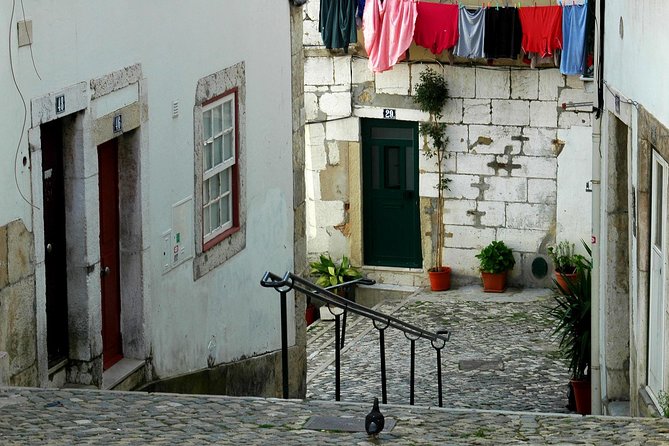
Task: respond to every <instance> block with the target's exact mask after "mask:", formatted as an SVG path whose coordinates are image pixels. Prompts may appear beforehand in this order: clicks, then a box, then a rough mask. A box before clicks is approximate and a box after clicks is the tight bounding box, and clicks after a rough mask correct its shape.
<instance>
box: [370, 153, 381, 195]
mask: <svg viewBox="0 0 669 446" xmlns="http://www.w3.org/2000/svg"><path fill="white" fill-rule="evenodd" d="M380 169H381V166H380V160H379V146H372V188H373V189H378V188H379V186H380V183H379V170H380Z"/></svg>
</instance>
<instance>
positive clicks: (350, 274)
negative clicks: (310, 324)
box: [307, 254, 362, 320]
mask: <svg viewBox="0 0 669 446" xmlns="http://www.w3.org/2000/svg"><path fill="white" fill-rule="evenodd" d="M309 266H310V267H311V271H310V274H311V275H312V276H314V277H316V285H318V286H321V287H324V288H327V287H330V286H336V285H339V284H342V283H344V282H349V281H351V280H355V279H359V278H361V277H362V273H361V272H360V270H359V269H358V268H356V267H354V266H351V261H350V260H349V258H348V257H346V256H342V259H341V262H339V263H337V262H335V261H334V260H332V258H331V257H330V256H329V255H328V256H325V255H323V254H321V256H320V258H319V261H318V262H311V263H310V264H309ZM333 292H335V293H337V294H339V295H340V296H342V297H347V296H346V294H347V289H346V288H345V287H339V288H335V289H334V290H333ZM307 309H308V305H307ZM324 310H325V311H324ZM320 317H321V319H322V320H328V319H332V318H333V317H334V316H333V315H332V313H331V312H330V311H329V310H328V309H327V307H321V309H320Z"/></svg>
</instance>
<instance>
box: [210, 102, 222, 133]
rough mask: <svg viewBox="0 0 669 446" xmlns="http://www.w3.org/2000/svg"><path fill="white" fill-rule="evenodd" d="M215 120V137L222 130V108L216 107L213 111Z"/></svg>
mask: <svg viewBox="0 0 669 446" xmlns="http://www.w3.org/2000/svg"><path fill="white" fill-rule="evenodd" d="M213 112H214V114H213V116H212V118H213V120H214V135H218V134H219V133H221V130H222V128H223V127H222V120H221V119H222V118H221V106H220V105H219V106H218V107H215V108H214V109H213Z"/></svg>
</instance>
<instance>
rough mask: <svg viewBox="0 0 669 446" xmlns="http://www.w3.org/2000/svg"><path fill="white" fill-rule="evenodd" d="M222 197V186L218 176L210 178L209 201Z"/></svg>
mask: <svg viewBox="0 0 669 446" xmlns="http://www.w3.org/2000/svg"><path fill="white" fill-rule="evenodd" d="M219 195H221V186H220V184H219V181H218V175H214V176H213V177H211V178H209V197H210V198H209V199H210V200H214V199H216V198H217V197H218V196H219Z"/></svg>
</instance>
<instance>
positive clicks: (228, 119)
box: [223, 101, 232, 129]
mask: <svg viewBox="0 0 669 446" xmlns="http://www.w3.org/2000/svg"><path fill="white" fill-rule="evenodd" d="M230 127H232V101H228V102H226V103H225V104H223V128H224V129H229V128H230Z"/></svg>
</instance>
